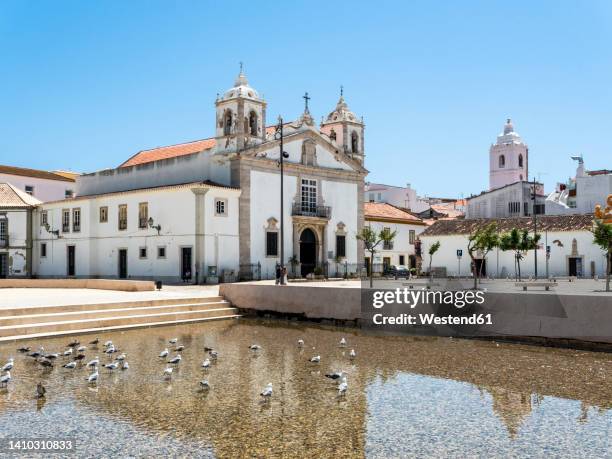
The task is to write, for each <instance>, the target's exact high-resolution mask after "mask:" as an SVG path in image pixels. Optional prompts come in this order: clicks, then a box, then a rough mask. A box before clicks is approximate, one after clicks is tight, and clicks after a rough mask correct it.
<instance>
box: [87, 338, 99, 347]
mask: <svg viewBox="0 0 612 459" xmlns="http://www.w3.org/2000/svg"><path fill="white" fill-rule="evenodd" d="M99 342H100V339H99V338H96V339H94V340H93V341H90V342H89V344H91V345H92V346H95V345H96V344H98V343H99Z"/></svg>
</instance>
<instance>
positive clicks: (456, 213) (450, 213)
mask: <svg viewBox="0 0 612 459" xmlns="http://www.w3.org/2000/svg"><path fill="white" fill-rule="evenodd" d="M431 207H432V209H433V210H435V211H436V212H440V213H441V214H445V215H446V216H447V217H449V218H457V217H460V216H462V215H464V213H463V212H462V211H460V210H459V209H455V203H452V202H451V203H447V204H432V205H431Z"/></svg>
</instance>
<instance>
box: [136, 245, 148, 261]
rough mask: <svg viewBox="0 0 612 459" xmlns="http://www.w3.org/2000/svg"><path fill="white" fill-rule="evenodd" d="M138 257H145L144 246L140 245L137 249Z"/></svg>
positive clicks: (145, 250)
mask: <svg viewBox="0 0 612 459" xmlns="http://www.w3.org/2000/svg"><path fill="white" fill-rule="evenodd" d="M138 258H140V259H145V258H147V248H146V247H140V248H139V249H138Z"/></svg>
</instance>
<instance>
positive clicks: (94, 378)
mask: <svg viewBox="0 0 612 459" xmlns="http://www.w3.org/2000/svg"><path fill="white" fill-rule="evenodd" d="M85 379H86V380H87V382H88V383H95V382H97V381H98V370H96V371H94V372H93V373H92V374H90V375H89V376H88V377H87V378H85Z"/></svg>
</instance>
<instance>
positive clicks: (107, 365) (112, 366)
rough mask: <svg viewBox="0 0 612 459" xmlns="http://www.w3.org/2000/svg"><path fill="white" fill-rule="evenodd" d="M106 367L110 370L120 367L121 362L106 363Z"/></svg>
mask: <svg viewBox="0 0 612 459" xmlns="http://www.w3.org/2000/svg"><path fill="white" fill-rule="evenodd" d="M104 368H108V369H109V370H110V371H113V370H116V369H117V368H119V362H112V363H107V364H106V365H104Z"/></svg>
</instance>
